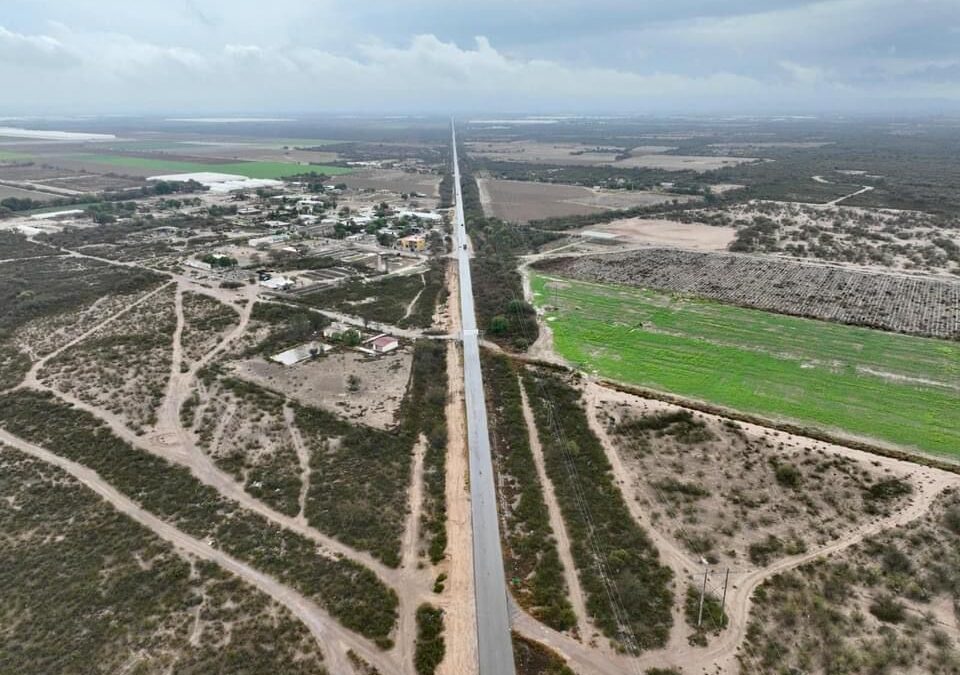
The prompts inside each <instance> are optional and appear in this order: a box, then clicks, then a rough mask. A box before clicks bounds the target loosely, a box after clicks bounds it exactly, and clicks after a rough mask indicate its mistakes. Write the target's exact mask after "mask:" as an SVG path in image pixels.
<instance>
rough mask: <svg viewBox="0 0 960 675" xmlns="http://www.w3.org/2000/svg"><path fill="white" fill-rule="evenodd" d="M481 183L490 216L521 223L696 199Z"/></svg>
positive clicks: (509, 182)
mask: <svg viewBox="0 0 960 675" xmlns="http://www.w3.org/2000/svg"><path fill="white" fill-rule="evenodd" d="M477 184H478V186H479V188H480V199H481V202H482V203H483V208H484V211H485V212H486V213H487V214H488V215H490V216H492V217H494V218H501V219H503V220H509V221H512V222H521V223H525V222H528V221H531V220H540V219H543V218H556V217H560V216H577V215H589V214H593V213H602V212H603V211H607V210H615V209H630V208H636V207H640V206H653V205H656V204H663V203H666V202H670V201H673V200H677V199H678V200H680V201H688V200H690V199H692V198H691V197H685V196H677V195H672V194H667V193H662V192H641V191H618V190H598V189H593V188H587V187H581V186H578V185H560V184H555V183H536V182H532V181H517V180H497V179H490V178H479V179H477Z"/></svg>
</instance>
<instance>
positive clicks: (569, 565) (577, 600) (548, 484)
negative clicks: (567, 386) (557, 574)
mask: <svg viewBox="0 0 960 675" xmlns="http://www.w3.org/2000/svg"><path fill="white" fill-rule="evenodd" d="M518 378H519V376H518ZM519 384H520V398H521V401H522V404H523V421H524V422H526V423H527V434H528V435H529V438H530V452H531V453H532V454H533V463H534V465H535V466H536V467H537V478H538V479H539V480H540V485H541V486H543V498H544V500H545V501H546V503H547V511H548V513H549V515H550V528H551V529H552V530H553V535H554V537H556V539H557V552H558V553H559V555H560V562H561V563H562V564H563V579H564V581H566V583H567V594H568V597H569V598H570V604H572V605H573V611H574V612H576V614H577V626H576V628H577V632H578V633H579V635H580V639H581V640H584V641H589V640H590V636H591V634H592V629H591V627H590V623H589V621H588V620H587V616H588V615H587V602H586V600H585V599H584V594H583V589H582V588H581V587H580V579H579V577H577V567H576V565H575V564H574V562H573V555H572V554H571V553H570V551H571V547H570V537H569V535H568V534H567V526H566V523H564V521H563V515H562V514H561V513H560V505H559V504H558V503H557V495H556V493H555V492H554V490H553V481H551V480H550V477H549V476H547V467H546V463H545V462H544V459H543V447H542V446H541V445H540V434H539V432H538V430H537V422H536V420H535V419H534V417H533V410H531V409H530V400H529V399H528V398H527V390H526V388H525V387H524V386H523V382H522V381H521V382H519Z"/></svg>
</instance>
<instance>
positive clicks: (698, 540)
mask: <svg viewBox="0 0 960 675" xmlns="http://www.w3.org/2000/svg"><path fill="white" fill-rule="evenodd" d="M587 395H588V399H589V405H591V406H592V407H593V414H594V415H596V417H597V419H598V420H599V421H600V422H601V424H602V425H603V427H604V431H605V439H604V440H605V441H606V442H607V443H608V444H609V445H610V446H611V449H612V450H613V451H614V452H616V453H617V455H619V457H620V458H621V460H622V463H623V466H624V467H625V468H624V473H625V476H624V478H625V479H626V480H627V481H628V482H627V483H626V484H625V485H622V486H621V487H622V489H623V490H624V491H625V492H627V494H628V495H631V496H632V498H634V499H635V500H636V502H637V503H638V504H639V505H640V507H641V508H642V510H643V513H645V514H647V515H648V517H649V519H650V520H649V522H650V523H651V526H652V527H655V528H656V529H657V530H658V531H659V532H661V533H662V534H664V535H665V536H667V537H668V538H669V539H670V540H671V541H672V542H673V543H674V545H676V546H678V547H680V548H682V549H683V550H685V551H686V552H687V553H688V554H689V555H690V556H691V557H692V558H696V557H700V556H702V557H704V558H705V559H706V560H707V561H708V562H709V563H710V564H711V565H721V566H729V567H736V566H737V565H744V564H750V565H759V566H766V565H768V564H770V563H771V562H774V561H776V560H778V559H780V558H783V557H785V556H789V555H795V554H797V553H803V552H806V551H808V550H814V549H818V548H822V547H823V546H826V545H828V544H829V543H831V542H833V541H836V540H838V539H840V538H841V537H843V536H847V535H849V534H851V533H853V532H856V531H857V530H858V528H860V527H861V526H863V525H864V524H865V523H866V522H868V521H869V520H871V519H873V518H876V517H877V516H889V515H890V514H891V513H894V512H896V511H897V510H899V509H900V508H902V507H903V506H904V505H905V503H906V502H908V501H909V496H910V495H911V493H912V492H913V483H914V482H915V481H916V480H919V479H917V478H915V477H913V476H910V475H907V474H905V473H903V472H902V470H901V469H891V468H890V467H889V466H885V467H876V466H873V465H872V464H870V463H868V462H866V461H863V460H862V459H857V458H855V457H853V456H850V454H849V453H847V454H844V453H843V451H842V450H841V449H839V448H836V447H831V446H827V445H826V444H823V443H819V442H816V441H811V440H809V439H805V438H801V437H797V436H790V435H788V434H783V433H780V432H772V431H769V430H767V429H760V428H758V427H755V426H753V425H749V424H745V423H739V422H733V421H730V420H726V419H723V418H720V417H717V416H714V415H708V414H704V413H699V412H692V411H689V410H685V409H683V408H679V407H677V406H674V405H670V404H667V403H662V402H660V401H656V400H648V399H642V398H639V397H636V396H632V395H630V394H625V393H621V392H617V391H615V390H610V389H606V388H603V387H598V386H593V387H588V388H587Z"/></svg>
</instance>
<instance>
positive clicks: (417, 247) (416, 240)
mask: <svg viewBox="0 0 960 675" xmlns="http://www.w3.org/2000/svg"><path fill="white" fill-rule="evenodd" d="M397 247H398V248H399V249H400V250H402V251H410V252H414V253H421V252H423V251H426V250H427V238H426V237H424V236H423V235H422V234H411V235H410V236H409V237H401V238H400V239H397Z"/></svg>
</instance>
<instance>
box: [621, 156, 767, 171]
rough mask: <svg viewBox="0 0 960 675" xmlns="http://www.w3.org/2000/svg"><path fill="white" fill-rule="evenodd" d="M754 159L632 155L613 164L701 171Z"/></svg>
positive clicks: (666, 169)
mask: <svg viewBox="0 0 960 675" xmlns="http://www.w3.org/2000/svg"><path fill="white" fill-rule="evenodd" d="M755 161H756V159H754V158H752V157H725V156H720V155H634V156H632V157H629V158H627V159H624V160H621V161H619V162H616V163H614V164H613V166H622V167H629V168H643V169H663V170H664V171H698V172H703V171H714V170H716V169H722V168H723V167H725V166H737V165H738V164H746V163H748V162H755Z"/></svg>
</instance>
